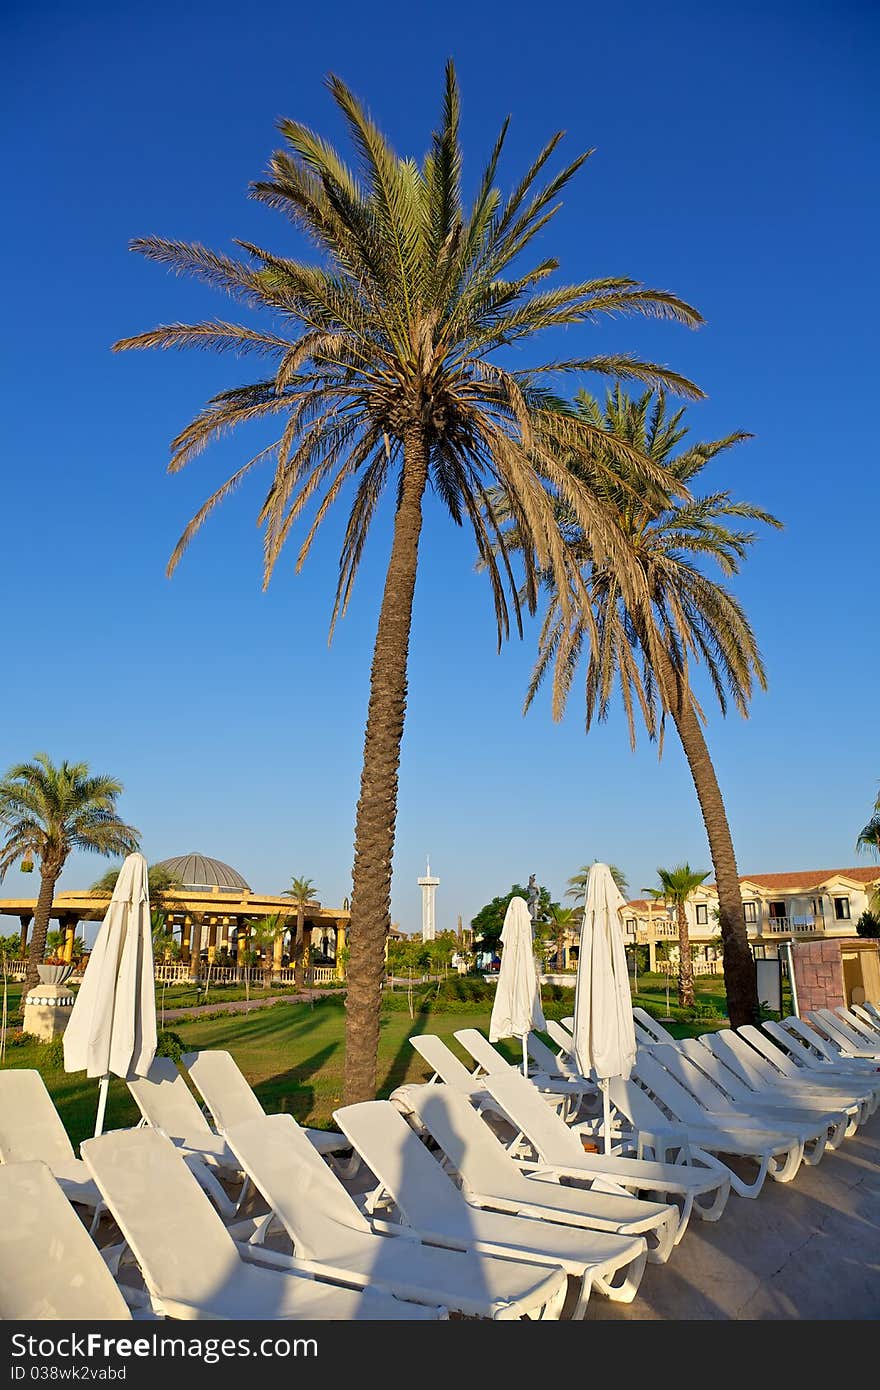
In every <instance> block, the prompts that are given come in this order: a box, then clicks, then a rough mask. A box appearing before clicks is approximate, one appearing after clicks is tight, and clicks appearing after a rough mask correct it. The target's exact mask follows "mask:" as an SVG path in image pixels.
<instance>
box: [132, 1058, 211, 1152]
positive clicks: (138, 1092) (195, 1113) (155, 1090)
mask: <svg viewBox="0 0 880 1390" xmlns="http://www.w3.org/2000/svg"><path fill="white" fill-rule="evenodd" d="M127 1085H128V1089H129V1090H130V1091H131V1094H132V1095H133V1096H134V1098H135V1100H136V1101H137V1105H138V1109H139V1110H140V1112H141V1114H142V1115H143V1117H144V1119H145V1120H146V1122H147V1124H149V1125H155V1127H156V1128H157V1129H161V1130H164V1131H165V1133H166V1134H168V1135H170V1136H171V1138H172V1139H184V1140H186V1139H196V1138H198V1136H199V1135H200V1134H211V1132H212V1131H211V1126H210V1125H209V1124H208V1121H207V1120H206V1119H205V1117H204V1115H203V1114H202V1112H201V1110H200V1109H199V1107H198V1102H197V1101H196V1098H195V1096H194V1095H193V1094H192V1091H191V1090H190V1089H189V1087H188V1086H187V1084H186V1082H185V1081H184V1079H183V1076H182V1075H181V1073H180V1072H179V1071H178V1070H177V1067H176V1066H175V1064H174V1062H173V1060H172V1059H171V1058H170V1057H156V1058H154V1059H153V1061H152V1063H151V1064H150V1070H149V1071H148V1073H147V1075H146V1076H138V1077H136V1078H135V1079H134V1080H132V1081H129V1082H128V1083H127Z"/></svg>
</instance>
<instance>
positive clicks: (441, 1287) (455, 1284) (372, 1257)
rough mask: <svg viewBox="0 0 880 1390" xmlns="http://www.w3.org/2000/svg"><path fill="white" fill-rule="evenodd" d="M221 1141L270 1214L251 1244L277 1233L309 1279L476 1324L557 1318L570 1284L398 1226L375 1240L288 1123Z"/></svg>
mask: <svg viewBox="0 0 880 1390" xmlns="http://www.w3.org/2000/svg"><path fill="white" fill-rule="evenodd" d="M227 1138H228V1140H229V1143H230V1145H231V1147H232V1148H233V1149H234V1150H235V1153H236V1155H237V1157H238V1160H239V1162H240V1163H241V1165H242V1167H243V1168H244V1170H245V1172H246V1173H247V1174H248V1177H249V1178H250V1180H251V1184H252V1186H253V1187H255V1188H256V1189H257V1191H259V1192H261V1193H262V1195H263V1197H264V1198H265V1200H266V1202H267V1203H268V1204H269V1206H270V1207H271V1209H272V1210H271V1213H270V1215H269V1217H268V1218H266V1220H264V1221H263V1222H261V1223H260V1226H259V1229H258V1230H257V1232H256V1233H255V1235H254V1237H253V1238H252V1242H251V1243H252V1244H258V1245H260V1246H261V1249H262V1252H263V1254H264V1255H265V1256H266V1257H268V1258H271V1254H272V1252H271V1250H270V1249H267V1248H266V1247H265V1241H266V1238H267V1237H268V1236H270V1235H271V1232H272V1230H273V1227H277V1226H279V1225H280V1227H281V1228H282V1230H283V1231H284V1232H286V1235H287V1237H288V1238H289V1241H290V1243H291V1245H292V1253H293V1254H294V1255H295V1256H296V1258H297V1261H298V1263H299V1264H300V1266H302V1267H305V1268H309V1269H312V1270H313V1271H314V1273H315V1274H316V1276H317V1277H319V1278H325V1279H331V1280H333V1281H334V1282H336V1283H340V1284H347V1285H349V1286H351V1287H352V1288H362V1289H363V1288H368V1287H369V1288H372V1289H377V1290H379V1291H381V1292H384V1293H386V1294H393V1295H396V1296H397V1297H398V1298H405V1299H408V1300H409V1301H410V1302H416V1303H428V1304H438V1303H440V1304H444V1305H445V1306H446V1307H448V1308H449V1310H450V1312H454V1313H461V1314H463V1315H465V1316H468V1317H478V1318H493V1319H507V1318H521V1317H549V1318H558V1317H559V1314H560V1312H561V1311H562V1307H563V1304H564V1302H565V1297H566V1293H567V1288H568V1281H567V1278H566V1276H565V1274H564V1272H563V1270H562V1269H561V1268H560V1269H559V1270H558V1271H557V1272H554V1271H553V1270H549V1269H547V1268H546V1267H544V1266H540V1265H536V1264H524V1263H520V1264H517V1263H516V1262H515V1261H512V1260H499V1259H493V1258H492V1257H491V1256H487V1255H478V1254H475V1253H474V1252H473V1251H460V1250H442V1249H439V1248H438V1247H437V1246H429V1245H423V1244H422V1243H421V1242H420V1241H418V1240H417V1239H413V1236H412V1232H410V1231H408V1230H405V1229H404V1228H403V1227H400V1228H399V1231H398V1232H397V1233H395V1234H393V1235H392V1234H387V1235H386V1234H378V1233H377V1232H375V1231H374V1230H373V1229H372V1227H371V1226H370V1223H369V1221H368V1220H367V1218H366V1216H365V1215H364V1214H363V1212H362V1211H360V1210H359V1208H358V1207H357V1206H356V1205H355V1203H354V1201H353V1199H352V1198H351V1197H350V1196H349V1194H348V1193H347V1192H346V1190H345V1188H344V1187H343V1186H342V1184H341V1182H340V1181H339V1179H338V1178H337V1177H336V1176H335V1175H334V1174H333V1173H332V1172H331V1171H330V1169H329V1167H328V1166H327V1164H326V1163H325V1162H324V1160H323V1159H322V1158H321V1156H320V1155H319V1154H318V1153H317V1152H316V1151H315V1149H314V1148H313V1147H312V1145H311V1144H310V1143H309V1140H308V1139H307V1137H306V1134H305V1132H304V1130H302V1129H301V1128H300V1127H299V1125H298V1124H297V1123H296V1121H295V1120H294V1118H293V1116H292V1115H263V1116H261V1117H260V1118H259V1119H255V1120H247V1121H245V1123H243V1124H239V1125H233V1126H232V1127H231V1128H230V1129H229V1130H228V1131H227Z"/></svg>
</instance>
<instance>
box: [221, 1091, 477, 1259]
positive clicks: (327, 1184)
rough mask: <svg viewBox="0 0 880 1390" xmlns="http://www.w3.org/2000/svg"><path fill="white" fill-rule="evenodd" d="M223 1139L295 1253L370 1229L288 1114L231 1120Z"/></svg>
mask: <svg viewBox="0 0 880 1390" xmlns="http://www.w3.org/2000/svg"><path fill="white" fill-rule="evenodd" d="M429 1089H430V1090H435V1089H439V1088H437V1087H433V1086H432V1087H430V1088H429ZM465 1104H467V1102H465ZM226 1142H227V1143H228V1145H229V1147H230V1148H231V1149H232V1151H233V1153H234V1154H235V1156H236V1157H237V1158H238V1160H239V1162H240V1163H241V1165H242V1168H243V1169H244V1171H245V1172H246V1173H247V1175H248V1177H249V1178H250V1179H251V1182H252V1183H253V1185H254V1186H255V1187H256V1188H257V1189H258V1190H259V1191H260V1192H262V1194H263V1196H264V1197H265V1199H266V1201H267V1202H268V1203H269V1205H270V1207H272V1209H273V1210H274V1211H275V1212H277V1214H278V1216H279V1217H280V1218H281V1220H282V1221H283V1223H284V1225H285V1227H286V1228H287V1230H288V1231H289V1232H290V1233H291V1235H292V1236H293V1238H294V1242H295V1247H294V1254H295V1255H297V1256H298V1257H299V1258H301V1259H307V1260H311V1259H324V1260H325V1261H326V1260H329V1259H330V1258H331V1257H332V1252H333V1249H334V1244H335V1243H336V1242H337V1241H338V1240H339V1237H340V1235H342V1234H343V1233H344V1232H345V1231H352V1230H354V1231H361V1232H364V1233H365V1234H367V1235H369V1234H370V1232H371V1230H372V1228H371V1226H370V1223H369V1222H368V1221H367V1219H366V1217H365V1216H364V1215H363V1213H362V1212H361V1211H359V1210H358V1208H357V1206H356V1205H355V1203H354V1201H353V1199H352V1198H351V1197H350V1196H349V1194H348V1193H347V1192H346V1190H345V1188H344V1187H343V1186H342V1183H341V1182H340V1181H339V1179H338V1178H337V1177H336V1176H335V1175H334V1174H333V1173H332V1172H331V1171H330V1169H329V1168H328V1166H327V1164H326V1163H325V1162H324V1160H323V1158H322V1157H321V1155H320V1154H319V1153H318V1151H317V1149H316V1148H315V1147H314V1145H313V1144H312V1143H311V1141H310V1140H309V1138H308V1136H307V1135H306V1133H305V1131H304V1130H302V1129H300V1127H299V1125H298V1124H297V1122H296V1120H295V1119H294V1118H293V1116H292V1115H261V1116H260V1117H259V1118H258V1119H255V1120H254V1119H251V1120H245V1121H244V1122H243V1123H242V1124H238V1125H232V1126H231V1128H230V1129H228V1130H227V1131H226Z"/></svg>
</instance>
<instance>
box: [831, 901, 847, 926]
mask: <svg viewBox="0 0 880 1390" xmlns="http://www.w3.org/2000/svg"><path fill="white" fill-rule="evenodd" d="M834 920H835V922H848V921H849V898H835V899H834Z"/></svg>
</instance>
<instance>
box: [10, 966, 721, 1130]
mask: <svg viewBox="0 0 880 1390" xmlns="http://www.w3.org/2000/svg"><path fill="white" fill-rule="evenodd" d="M469 985H470V982H468V985H467V986H465V985H464V984H462V985H461V986H460V985H459V983H458V982H457V981H449V982H448V985H446V986H444V987H443V988H442V989H441V990H439V991H438V990H437V988H436V987H435V986H433V985H432V986H428V987H427V988H426V989H424V990H422V991H421V992H416V991H414V992H413V1015H414V1016H413V1017H410V1012H409V1005H408V1001H407V999H406V993H405V991H404V992H403V993H401V992H396V994H395V996H394V997H390V996H389V997H388V998H387V1001H386V1006H385V1007H384V1008H383V1010H382V1017H381V1024H380V1036H379V1065H378V1078H379V1092H378V1093H379V1095H380V1096H388V1095H389V1094H390V1093H391V1091H393V1090H394V1088H395V1087H396V1086H400V1085H403V1084H404V1082H407V1081H414V1082H418V1081H424V1080H427V1079H428V1075H429V1073H428V1069H427V1067H426V1066H425V1064H424V1063H423V1062H422V1060H421V1058H420V1057H419V1055H418V1053H417V1052H416V1051H415V1049H414V1048H413V1047H411V1046H410V1043H409V1039H410V1037H412V1036H414V1035H415V1034H418V1033H426V1032H430V1033H436V1034H437V1035H438V1036H439V1037H441V1038H443V1039H444V1041H445V1042H446V1043H448V1045H449V1046H450V1047H451V1048H452V1049H453V1051H454V1052H456V1053H457V1054H458V1056H459V1057H461V1059H462V1061H464V1062H466V1063H468V1064H469V1065H470V1059H469V1057H468V1056H467V1054H466V1053H464V1052H463V1051H462V1049H461V1048H460V1047H459V1044H458V1043H457V1042H456V1041H455V1038H454V1037H453V1034H454V1033H455V1031H456V1030H457V1029H459V1028H473V1027H476V1028H480V1029H482V1030H483V1031H484V1032H488V1025H489V1014H490V1012H491V997H492V993H493V987H492V986H486V992H485V993H484V992H483V991H481V990H479V988H476V989H472V988H470V987H469ZM457 992H458V993H461V994H463V995H464V996H465V997H464V998H458V997H456V995H457ZM12 994H13V990H12V988H10V1001H9V1010H10V1015H11V1014H12V1012H13V1003H12ZM19 994H20V990H19ZM218 994H219V991H218ZM543 994H544V1012H545V1014H546V1016H547V1017H548V1018H563V1017H565V1016H566V1015H567V1014H570V1013H571V1011H572V1009H573V1007H574V990H573V989H564V988H560V987H559V986H556V987H548V986H545V987H544V991H543ZM670 998H671V999H672V998H674V993H673V992H672V991H671V992H670ZM698 998H699V999H701V1000H702V1002H703V1003H704V1004H706V1003H709V1002H714V1003H716V1004H717V1005H718V1006H719V1008H720V1007H721V1006H723V1002H724V993H723V983H722V981H721V978H720V977H712V976H707V977H700V980H699V983H698ZM212 1002H217V1001H216V1000H213V1001H212ZM635 1002H636V1003H640V1004H641V1005H642V1006H643V1007H645V1008H648V1009H649V1010H650V1011H651V1012H655V1013H656V1012H658V1005H659V1006H661V1007H660V1008H659V1013H663V1012H664V1008H665V1002H666V990H665V978H664V977H663V976H662V975H656V976H651V975H644V976H640V977H639V993H638V995H637V996H636V999H635ZM16 1004H17V999H16ZM166 1007H171V1006H170V1004H168V1003H167V1000H166ZM724 1022H725V1019H724V1018H723V1017H718V1018H716V1019H707V1020H705V1021H703V1022H698V1023H687V1022H677V1023H673V1024H670V1025H668V1026H669V1028H670V1031H671V1032H672V1033H674V1034H675V1036H676V1037H685V1036H692V1035H693V1034H695V1033H700V1032H706V1031H707V1030H710V1029H714V1028H717V1027H720V1026H722V1025H723V1024H724ZM170 1027H171V1029H172V1030H173V1032H174V1033H175V1034H176V1035H178V1036H179V1037H180V1039H181V1041H182V1043H183V1047H184V1050H185V1051H189V1050H195V1049H200V1048H223V1049H225V1050H227V1051H228V1052H231V1053H232V1056H233V1057H234V1058H235V1059H236V1061H237V1062H238V1064H239V1066H240V1067H241V1069H242V1071H243V1072H244V1074H245V1076H246V1077H247V1078H248V1080H249V1081H250V1082H251V1084H252V1085H253V1087H254V1090H255V1091H256V1093H257V1095H258V1096H259V1098H260V1100H261V1101H262V1103H263V1105H264V1106H265V1108H266V1110H267V1111H269V1112H275V1111H284V1110H286V1111H290V1112H291V1113H292V1114H293V1115H294V1116H295V1117H296V1119H297V1120H298V1121H299V1122H300V1123H301V1124H308V1125H313V1126H316V1127H318V1128H332V1126H333V1111H334V1109H335V1108H336V1107H337V1106H339V1105H340V1104H341V1102H342V1081H343V1062H344V1036H345V1007H344V999H343V997H342V996H341V995H328V996H325V997H324V998H320V999H315V1000H314V1002H312V1003H308V1004H307V1003H299V1004H287V1003H278V1004H272V1005H269V1006H268V1007H266V1008H262V1009H254V1010H252V1011H251V1012H250V1013H239V1014H220V1015H215V1016H214V1017H205V1016H202V1017H197V1018H193V1019H191V1020H190V1019H175V1020H174V1021H173V1022H172V1023H171V1024H170ZM19 1036H20V1035H19ZM499 1047H500V1050H501V1051H502V1052H504V1053H505V1055H506V1056H507V1057H508V1058H509V1060H511V1061H514V1062H516V1061H518V1060H519V1058H520V1056H521V1051H520V1044H519V1043H518V1042H517V1041H516V1040H515V1039H510V1040H505V1041H503V1042H502V1043H500V1044H499ZM59 1053H60V1049H59V1047H58V1046H57V1043H56V1044H51V1043H50V1044H48V1045H47V1044H44V1043H38V1042H36V1041H34V1040H31V1039H29V1038H24V1039H22V1040H21V1041H16V1042H14V1044H13V1045H10V1043H9V1040H7V1052H6V1059H5V1062H4V1065H5V1066H9V1067H35V1068H36V1069H37V1070H38V1071H40V1072H41V1073H42V1076H43V1078H44V1080H45V1082H46V1085H47V1087H48V1089H49V1092H50V1094H51V1095H52V1098H53V1099H54V1101H55V1104H56V1105H57V1107H58V1111H59V1114H60V1115H61V1118H62V1120H63V1121H64V1124H65V1126H66V1128H67V1131H68V1133H69V1135H70V1137H71V1140H72V1141H73V1143H74V1144H75V1145H76V1144H79V1142H80V1141H81V1140H82V1139H86V1138H88V1137H89V1136H90V1135H91V1134H92V1133H93V1132H94V1124H95V1110H96V1105H97V1093H98V1084H97V1081H95V1080H90V1079H89V1078H87V1077H85V1076H84V1075H83V1074H82V1073H75V1074H72V1075H69V1074H68V1073H66V1072H65V1071H64V1070H63V1064H62V1061H61V1057H60V1055H59ZM138 1119H139V1114H138V1111H137V1107H136V1106H135V1103H134V1101H133V1100H132V1098H131V1096H130V1095H129V1092H128V1088H127V1087H126V1085H125V1083H124V1082H123V1081H120V1080H117V1079H116V1078H114V1079H113V1080H111V1082H110V1087H109V1095H108V1103H107V1119H106V1127H107V1128H112V1129H118V1128H123V1127H125V1126H128V1125H133V1124H136V1123H137V1121H138Z"/></svg>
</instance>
